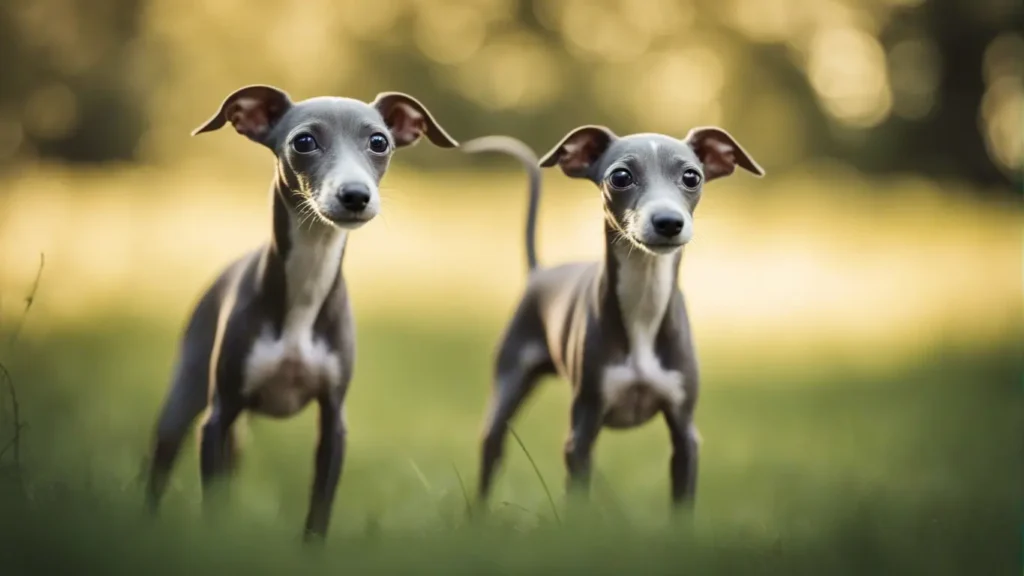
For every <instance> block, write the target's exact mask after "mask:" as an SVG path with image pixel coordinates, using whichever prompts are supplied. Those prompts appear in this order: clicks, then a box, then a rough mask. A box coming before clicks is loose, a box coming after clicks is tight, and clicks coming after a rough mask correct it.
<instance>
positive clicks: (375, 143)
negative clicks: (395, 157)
mask: <svg viewBox="0 0 1024 576" xmlns="http://www.w3.org/2000/svg"><path fill="white" fill-rule="evenodd" d="M370 151H371V152H375V153H377V154H383V153H385V152H387V151H388V138H387V136H384V135H383V134H374V135H373V136H370Z"/></svg>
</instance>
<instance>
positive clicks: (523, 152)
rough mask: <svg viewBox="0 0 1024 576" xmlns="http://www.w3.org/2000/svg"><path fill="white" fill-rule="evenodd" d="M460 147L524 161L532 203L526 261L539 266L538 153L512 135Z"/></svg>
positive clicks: (486, 138)
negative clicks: (537, 246)
mask: <svg viewBox="0 0 1024 576" xmlns="http://www.w3.org/2000/svg"><path fill="white" fill-rule="evenodd" d="M460 148H461V149H462V150H463V151H465V152H467V153H469V154H476V153H479V152H501V153H503V154H508V155H509V156H512V157H513V158H515V159H516V160H519V162H521V163H522V165H523V167H524V168H526V172H527V174H528V175H529V177H530V204H529V208H528V209H527V212H526V262H527V265H528V266H529V271H530V272H532V271H533V270H534V269H535V268H537V248H536V242H535V238H536V236H537V204H538V203H539V202H540V166H539V165H538V160H537V155H536V154H534V152H533V150H531V149H530V147H529V146H527V145H526V144H524V143H523V142H522V141H520V140H516V139H515V138H512V137H510V136H482V137H480V138H475V139H473V140H470V141H469V142H465V143H463V144H462V145H461V146H460Z"/></svg>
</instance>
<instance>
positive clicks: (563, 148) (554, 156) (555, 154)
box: [540, 125, 618, 178]
mask: <svg viewBox="0 0 1024 576" xmlns="http://www.w3.org/2000/svg"><path fill="white" fill-rule="evenodd" d="M617 138H618V136H616V135H615V133H614V132H612V131H611V130H609V129H608V128H605V127H604V126H595V125H588V126H580V127H579V128H576V129H575V130H573V131H572V132H569V133H568V134H567V135H566V136H565V138H562V141H561V142H559V143H558V144H556V145H555V147H554V148H552V149H551V151H550V152H548V153H547V154H545V155H544V157H543V158H541V159H540V165H541V166H542V167H544V168H548V167H551V166H554V165H555V164H558V166H559V167H561V168H562V172H565V175H566V176H569V177H571V178H585V177H587V176H588V174H589V171H590V167H591V166H592V165H593V164H594V162H596V161H597V159H598V158H600V157H601V155H602V154H604V152H605V150H607V149H608V146H610V145H611V143H612V142H614V141H615V140H616V139H617Z"/></svg>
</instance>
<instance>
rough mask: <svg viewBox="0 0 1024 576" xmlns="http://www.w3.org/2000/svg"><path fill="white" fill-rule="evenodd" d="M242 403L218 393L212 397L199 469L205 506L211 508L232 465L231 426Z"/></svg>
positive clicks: (239, 411) (204, 430)
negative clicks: (215, 494)
mask: <svg viewBox="0 0 1024 576" xmlns="http://www.w3.org/2000/svg"><path fill="white" fill-rule="evenodd" d="M241 413H242V404H241V402H240V401H237V400H236V399H233V398H232V399H228V398H225V397H224V395H222V394H220V393H217V394H216V395H215V396H214V398H213V403H212V406H211V410H210V417H209V418H208V419H207V420H206V423H205V424H203V429H202V439H201V440H200V445H199V472H200V475H201V477H202V484H203V504H204V509H205V510H207V511H209V510H210V504H211V503H212V502H213V497H212V496H213V491H214V489H215V488H216V485H217V484H219V481H220V480H222V479H223V478H224V476H225V475H226V473H227V472H228V471H229V470H230V469H231V465H232V461H231V456H232V451H231V445H230V442H231V427H232V426H233V425H234V423H235V420H237V419H238V416H239V414H241Z"/></svg>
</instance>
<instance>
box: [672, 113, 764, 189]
mask: <svg viewBox="0 0 1024 576" xmlns="http://www.w3.org/2000/svg"><path fill="white" fill-rule="evenodd" d="M683 141H684V142H686V144H687V145H688V146H689V147H690V148H691V149H692V150H693V151H694V153H695V154H697V158H699V159H700V162H701V164H703V165H704V178H705V179H706V180H708V181H711V180H714V179H715V178H720V177H722V176H728V175H730V174H732V173H733V172H734V171H735V170H736V166H739V167H741V168H743V169H744V170H747V171H748V172H752V173H753V174H754V175H756V176H758V177H761V176H764V169H763V168H761V166H760V165H758V163H757V162H755V161H754V159H753V158H751V157H750V154H747V151H746V150H744V149H743V147H742V146H740V144H739V142H737V141H736V139H735V138H733V137H732V135H730V134H729V133H728V132H726V131H725V130H722V129H721V128H718V127H716V126H703V127H700V128H694V129H693V130H690V133H689V134H687V135H686V138H684V139H683Z"/></svg>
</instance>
